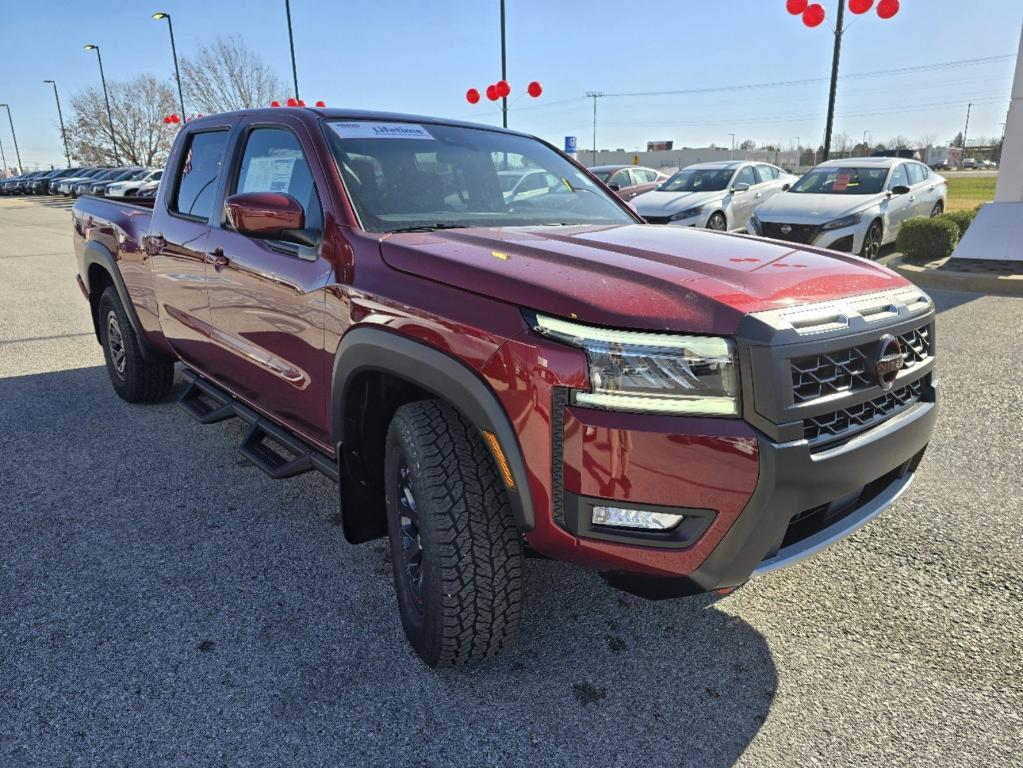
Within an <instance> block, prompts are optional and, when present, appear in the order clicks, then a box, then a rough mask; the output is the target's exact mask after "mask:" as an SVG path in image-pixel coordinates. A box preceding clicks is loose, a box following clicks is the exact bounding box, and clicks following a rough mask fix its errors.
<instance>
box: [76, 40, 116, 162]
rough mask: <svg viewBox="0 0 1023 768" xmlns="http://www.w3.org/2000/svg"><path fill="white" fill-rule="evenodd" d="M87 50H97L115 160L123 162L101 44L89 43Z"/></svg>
mask: <svg viewBox="0 0 1023 768" xmlns="http://www.w3.org/2000/svg"><path fill="white" fill-rule="evenodd" d="M85 50H87V51H95V52H96V59H97V60H98V61H99V79H100V81H101V82H102V83H103V98H104V99H105V100H106V102H107V120H108V121H109V122H110V143H111V144H112V145H113V147H114V162H115V163H116V164H117V165H120V164H121V158H120V156H119V155H118V154H117V138H116V137H115V136H114V113H113V112H111V111H110V94H109V93H107V77H106V75H104V74H103V56H101V55H100V52H99V46H98V45H93V44H92V43H89V44H88V45H86V46H85Z"/></svg>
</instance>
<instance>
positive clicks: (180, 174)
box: [146, 124, 231, 372]
mask: <svg viewBox="0 0 1023 768" xmlns="http://www.w3.org/2000/svg"><path fill="white" fill-rule="evenodd" d="M230 127H231V126H230V124H228V125H224V126H216V127H211V128H210V129H208V130H207V129H203V130H201V131H195V132H194V133H191V134H190V135H188V136H186V137H185V140H184V143H183V145H182V147H181V149H180V151H178V152H177V153H176V154H174V155H172V156H171V157H170V158H169V160H168V162H169V163H170V164H171V165H168V169H169V170H168V182H169V184H165V189H163V190H161V194H160V196H159V199H158V200H157V205H156V207H155V209H154V211H153V218H152V223H151V226H150V232H149V235H148V236H147V238H146V250H147V251H148V252H149V254H150V255H151V257H152V261H151V264H152V270H153V286H154V290H155V292H156V302H157V309H158V311H159V315H160V326H161V328H162V329H163V333H164V335H165V336H166V337H167V341H168V343H169V344H170V345H171V346H172V347H173V348H174V350H175V352H177V353H178V355H180V356H181V359H182V360H183V361H184V362H186V363H188V364H189V365H191V366H193V367H195V368H197V369H199V370H200V371H204V372H208V369H209V364H210V362H211V346H212V340H211V337H210V330H211V323H210V320H211V319H210V305H209V297H208V295H207V292H206V258H207V256H206V250H207V248H206V246H207V239H208V237H209V229H210V224H209V222H210V218H211V216H212V213H213V205H214V200H215V199H216V194H217V188H218V184H219V179H220V170H221V167H222V166H223V162H224V155H225V152H226V149H227V144H228V139H229V137H230Z"/></svg>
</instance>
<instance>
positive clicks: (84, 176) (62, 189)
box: [56, 167, 110, 195]
mask: <svg viewBox="0 0 1023 768" xmlns="http://www.w3.org/2000/svg"><path fill="white" fill-rule="evenodd" d="M109 170H110V169H109V168H99V167H92V168H82V169H81V170H80V171H78V173H76V174H73V175H71V176H66V177H65V178H63V179H61V180H60V181H58V182H57V185H56V187H57V194H61V195H70V194H71V192H72V189H73V188H74V186H75V185H76V184H79V183H81V182H83V181H89V180H91V179H93V178H95V177H97V176H99V175H100V174H101V173H106V172H107V171H109Z"/></svg>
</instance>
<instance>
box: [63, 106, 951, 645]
mask: <svg viewBox="0 0 1023 768" xmlns="http://www.w3.org/2000/svg"><path fill="white" fill-rule="evenodd" d="M533 169H539V170H542V171H544V172H545V175H546V176H549V177H550V178H551V179H553V181H551V182H549V185H548V186H547V187H545V189H544V190H543V191H542V193H540V194H535V195H530V196H529V197H527V198H522V197H514V196H513V197H509V196H508V194H507V193H506V192H505V191H503V187H502V184H501V182H500V174H501V173H502V172H507V171H527V170H533ZM149 206H150V207H148V208H147V207H145V206H144V205H142V204H141V202H140V204H138V205H135V204H131V203H129V202H120V201H115V200H111V199H100V198H90V197H84V198H82V199H81V200H80V201H79V202H78V203H77V204H76V205H75V208H74V212H73V225H74V242H75V250H76V254H77V258H78V268H79V274H78V282H79V285H80V288H81V290H82V293H83V294H84V296H85V298H86V299H87V300H88V302H89V304H90V306H91V308H92V317H93V321H94V326H95V332H96V338H97V339H98V341H99V343H100V344H101V345H102V347H103V350H104V353H105V356H106V361H107V366H108V368H109V373H110V380H111V382H112V384H113V387H114V389H115V390H116V392H117V394H119V395H120V396H121V397H122V398H124V399H125V400H127V401H129V402H154V401H158V400H161V399H164V398H166V397H167V396H168V395H169V394H170V392H171V389H172V385H173V380H174V366H175V364H176V363H181V364H182V365H183V368H182V372H183V374H184V378H185V385H184V386H183V387H181V393H180V398H179V399H180V403H181V405H182V406H184V408H185V409H186V410H187V411H188V412H189V413H190V414H192V415H193V416H194V417H195V418H197V419H198V420H199V421H201V422H203V423H211V422H216V421H220V420H222V419H227V418H241V419H243V420H245V421H246V422H247V423H248V424H249V430H248V434H247V436H246V438H245V440H244V442H243V444H242V446H241V450H242V452H243V454H244V455H245V456H246V457H247V458H248V459H249V460H250V461H251V462H252V463H253V464H255V465H256V466H257V467H259V468H260V469H262V470H264V471H265V472H267V473H268V474H270V475H271V476H273V477H288V476H291V475H294V474H297V473H300V472H306V471H320V472H323V473H324V474H326V475H327V476H329V477H332V478H334V479H336V480H337V481H338V485H339V489H340V499H339V504H340V510H341V516H342V520H343V530H344V533H345V536H346V538H347V539H348V540H349V541H351V542H364V541H368V540H372V539H375V538H378V537H383V536H388V537H389V539H390V548H391V553H392V561H393V565H394V575H395V582H396V590H397V598H398V607H399V610H400V614H401V620H402V624H403V626H404V629H405V632H406V634H407V636H408V638H409V640H410V642H411V643H412V645H413V646H414V648H415V650H416V651H417V652H418V654H419V655H420V656H421V657H422V659H423V660H424V661H425V662H426V663H427V664H429V665H438V664H460V663H464V662H469V661H474V660H479V659H483V658H486V657H488V656H489V655H491V654H492V653H494V652H495V651H497V650H498V649H499V648H501V646H502V645H504V644H505V643H506V642H507V641H508V640H509V639H510V638H511V637H512V636H513V634H514V633H515V630H516V626H517V625H518V623H519V618H520V614H521V611H522V605H523V569H524V554H525V553H527V552H528V553H535V554H538V555H543V556H547V557H550V558H556V559H560V560H566V561H570V562H572V563H577V564H579V565H583V566H586V567H589V568H593V569H595V570H597V571H599V572H600V573H601V574H602V575H603V576H604V578H606V579H607V581H608V582H609V583H610V584H612V585H614V586H616V587H618V588H620V589H624V590H627V591H629V592H632V593H634V594H638V595H643V596H646V597H652V598H653V597H670V596H677V595H684V594H691V593H694V592H703V591H712V590H713V591H720V592H726V591H729V590H731V589H733V588H735V587H737V586H739V585H742V584H743V583H744V582H746V581H747V580H748V579H750V577H751V576H755V575H758V574H762V573H766V572H769V571H773V570H775V569H777V568H781V567H784V566H786V565H789V564H791V563H794V562H797V561H799V560H801V559H802V558H805V557H807V556H809V555H811V554H813V553H815V552H818V551H820V550H821V549H823V548H824V547H826V546H828V545H829V544H831V543H833V542H835V541H836V540H838V539H840V538H842V537H843V536H846V535H848V534H849V533H851V532H853V531H855V530H856V529H858V528H859V527H861V526H862V525H864V524H865V523H867V522H868V521H869V520H871V519H872V518H873V517H874V516H876V515H877V514H878V513H879V512H881V511H882V510H883V509H885V508H886V507H888V506H889V505H890V504H891V503H892V502H893V501H894V500H895V498H896V497H897V496H898V495H899V494H900V493H901V492H902V491H903V490H905V488H906V487H907V486H908V485H909V483H910V481H911V480H912V478H913V473H914V471H915V470H916V468H917V465H918V464H919V463H920V460H921V457H922V456H923V453H924V450H925V448H926V446H927V443H928V440H929V439H930V435H931V431H932V428H933V425H934V421H935V417H936V413H937V411H936V403H935V391H936V382H935V379H934V371H933V369H934V354H935V347H934V307H933V304H932V302H931V300H930V298H929V297H928V296H927V295H926V294H924V293H923V292H922V291H920V290H919V289H917V288H915V287H914V286H913V285H912V284H910V283H907V282H906V281H905V280H903V279H902V278H901V277H899V276H897V275H895V274H894V273H892V272H890V271H888V270H887V269H885V268H884V267H882V266H879V265H878V264H874V263H871V262H868V261H864V260H862V259H860V258H857V257H854V256H850V255H845V254H839V253H833V252H828V251H824V250H821V249H815V248H811V247H801V246H793V245H792V244H790V243H781V242H773V241H769V240H760V239H755V238H750V237H747V236H743V235H732V234H724V233H716V232H706V231H694V230H687V229H677V228H672V227H655V226H648V225H645V224H644V223H643V222H642V220H641V219H640V218H639V217H638V216H637V215H636V214H635V213H634V212H633V211H632V210H631V209H630V208H629V206H628V205H627V204H626V203H624V202H622V201H621V200H619V199H617V198H616V197H615V196H614V195H613V194H611V193H610V192H609V191H608V190H607V189H606V188H605V187H604V186H602V185H601V184H600V183H599V182H598V181H597V180H596V179H595V177H593V176H592V175H590V174H589V173H588V172H587V171H586V170H585V169H583V168H582V167H581V166H579V165H578V164H576V163H574V162H573V161H572V160H570V159H569V158H567V157H566V156H564V155H563V154H561V153H559V152H558V151H557V150H556V149H554V148H553V147H552V146H551V145H550V144H547V143H546V142H544V141H541V140H539V139H537V138H534V137H531V136H527V135H523V134H520V133H515V132H512V131H508V130H500V129H497V128H493V127H489V126H479V125H470V124H465V123H459V122H454V121H449V120H439V119H435V118H427V117H415V116H407V115H391V114H379V113H370V112H359V111H349V110H333V109H312V108H294V109H257V110H251V111H245V112H237V113H230V114H222V115H216V116H212V117H204V118H201V119H197V120H194V121H192V122H189V123H188V124H187V125H186V126H184V127H183V128H182V130H181V132H180V134H179V135H178V137H177V140H176V141H175V143H174V146H173V149H172V151H171V153H170V157H169V160H168V165H167V171H166V173H165V175H164V177H163V183H162V186H161V188H160V191H159V194H158V196H157V198H156V200H155V202H154V201H150V202H149ZM168 458H171V457H168ZM168 466H172V465H168ZM182 482H187V478H182ZM239 493H244V490H241V489H239ZM548 588H549V589H558V586H557V585H556V584H551V585H549V587H548Z"/></svg>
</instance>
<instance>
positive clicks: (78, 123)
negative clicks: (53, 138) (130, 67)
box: [67, 75, 177, 166]
mask: <svg viewBox="0 0 1023 768" xmlns="http://www.w3.org/2000/svg"><path fill="white" fill-rule="evenodd" d="M107 88H108V90H109V92H110V113H111V115H112V117H113V122H114V133H113V136H112V137H111V133H110V120H109V118H108V117H107V106H106V102H105V101H104V99H103V91H102V89H100V88H87V89H85V90H84V91H80V92H78V93H76V94H75V95H74V96H72V97H71V119H70V121H69V122H68V125H67V133H68V144H69V145H70V146H71V154H72V155H73V156H74V157H75V158H76V159H77V160H78V161H79V162H80V163H83V164H86V165H113V164H115V163H116V162H118V161H120V163H122V164H126V165H138V166H154V165H157V164H160V163H162V162H163V160H164V159H166V157H167V152H168V150H169V149H170V145H171V142H173V140H174V135H175V133H176V132H177V126H174V125H167V124H165V123H164V122H163V118H164V117H166V116H167V115H169V114H171V113H172V112H174V107H175V105H176V104H177V100H176V98H175V95H174V91H172V90H171V88H170V86H169V85H168V84H167V83H164V82H162V81H160V80H157V79H156V78H155V77H153V76H152V75H139V76H138V77H136V78H135V79H134V80H130V81H128V82H118V81H108V82H107ZM114 140H116V143H117V151H116V152H115V151H114Z"/></svg>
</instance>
